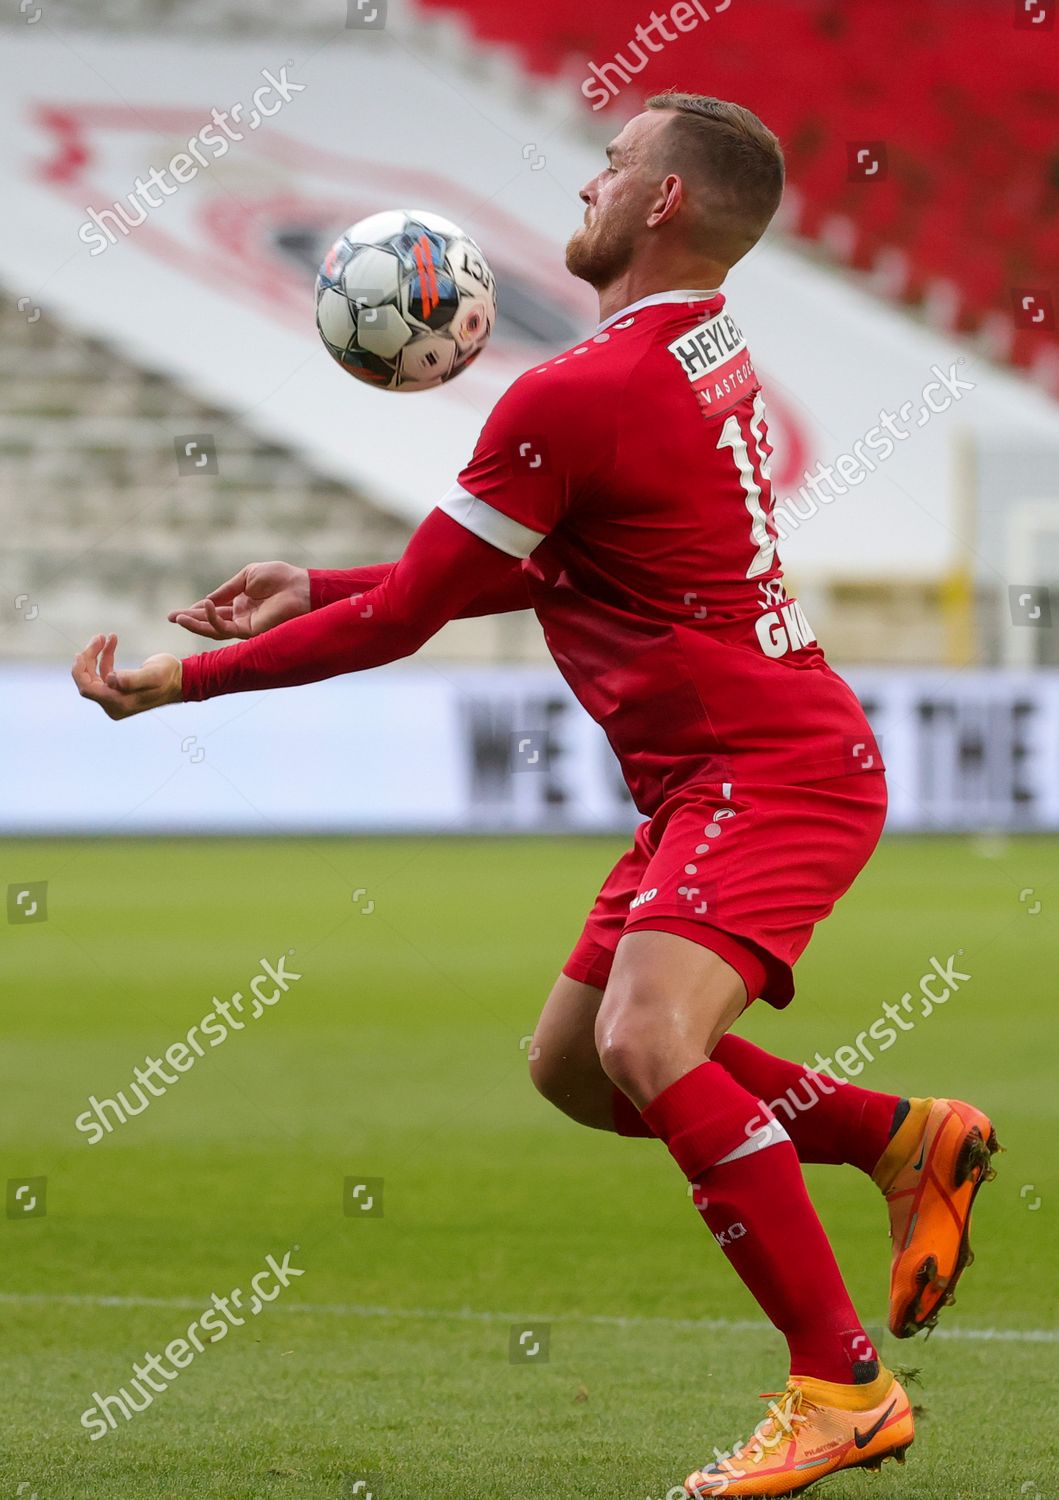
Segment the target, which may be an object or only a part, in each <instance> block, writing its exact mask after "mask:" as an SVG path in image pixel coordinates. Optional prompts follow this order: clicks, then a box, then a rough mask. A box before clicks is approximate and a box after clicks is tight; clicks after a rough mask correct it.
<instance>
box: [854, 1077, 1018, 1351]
mask: <svg viewBox="0 0 1059 1500" xmlns="http://www.w3.org/2000/svg"><path fill="white" fill-rule="evenodd" d="M908 1103H909V1106H910V1108H909V1111H908V1114H907V1115H906V1116H905V1118H904V1120H903V1121H902V1122H901V1124H900V1125H899V1126H898V1128H897V1130H896V1131H895V1132H894V1137H893V1140H891V1142H890V1144H889V1145H888V1146H887V1148H886V1150H885V1151H884V1152H883V1154H882V1156H881V1157H880V1158H879V1161H878V1163H877V1164H876V1167H875V1171H874V1172H873V1173H872V1178H873V1180H874V1181H875V1183H876V1184H877V1185H878V1186H879V1187H880V1188H881V1189H882V1191H883V1193H884V1195H885V1197H886V1202H887V1205H888V1206H889V1210H890V1238H891V1240H892V1241H893V1261H892V1263H891V1267H890V1332H891V1333H892V1334H893V1335H894V1337H895V1338H898V1339H907V1338H911V1336H912V1335H913V1334H914V1333H918V1332H919V1331H920V1330H921V1329H923V1328H927V1329H931V1328H933V1327H934V1325H935V1324H936V1323H937V1321H938V1317H939V1316H940V1314H941V1310H942V1308H943V1307H948V1306H950V1305H951V1304H952V1303H953V1302H954V1301H955V1300H956V1299H955V1296H954V1293H955V1291H956V1283H957V1282H958V1281H959V1279H960V1277H961V1276H962V1274H963V1272H964V1271H965V1270H966V1269H967V1267H968V1266H969V1265H970V1264H971V1262H972V1261H973V1260H974V1254H973V1252H972V1250H971V1245H970V1239H969V1229H970V1222H971V1208H972V1206H973V1204H974V1200H975V1195H976V1194H977V1192H978V1189H979V1188H980V1187H981V1186H982V1184H983V1182H989V1181H991V1179H992V1178H994V1177H995V1176H996V1172H995V1170H994V1168H993V1166H992V1165H991V1162H990V1158H991V1157H992V1156H993V1155H994V1154H995V1153H996V1152H997V1151H999V1150H1000V1149H1001V1148H1000V1146H999V1145H998V1144H997V1138H996V1131H995V1130H994V1129H993V1124H992V1121H991V1120H990V1119H989V1117H988V1115H984V1114H983V1113H982V1111H981V1110H980V1109H975V1107H974V1106H973V1105H972V1104H963V1103H961V1102H960V1100H959V1099H910V1100H909V1101H908Z"/></svg>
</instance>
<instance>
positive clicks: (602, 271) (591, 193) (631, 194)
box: [566, 110, 668, 287]
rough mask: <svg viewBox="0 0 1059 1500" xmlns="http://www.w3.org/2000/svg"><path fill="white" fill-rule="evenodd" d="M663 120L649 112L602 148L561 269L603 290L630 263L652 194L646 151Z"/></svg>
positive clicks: (659, 114) (652, 174)
mask: <svg viewBox="0 0 1059 1500" xmlns="http://www.w3.org/2000/svg"><path fill="white" fill-rule="evenodd" d="M667 120H668V117H667V116H666V115H665V114H664V113H662V112H661V111H658V110H649V111H647V112H646V113H645V114H642V115H637V116H636V118H635V119H634V120H630V121H629V123H628V124H627V125H626V126H625V128H624V130H623V131H622V132H621V134H620V135H618V136H616V137H615V139H614V140H613V141H611V143H610V145H609V146H608V147H607V165H606V166H605V167H604V168H603V170H602V171H601V172H599V173H598V174H597V175H596V176H595V177H593V178H592V180H591V181H590V182H586V183H585V186H584V187H583V188H582V189H581V193H580V197H581V201H582V202H583V203H584V205H585V221H584V223H583V224H582V226H581V228H580V229H578V230H575V232H574V233H573V234H572V235H571V237H570V242H569V244H568V245H567V247H566V268H567V270H568V271H569V272H570V273H571V274H572V275H573V276H579V277H580V278H581V280H582V281H587V282H588V283H589V285H590V286H594V287H602V286H606V285H607V284H608V283H609V282H611V281H613V280H614V279H615V278H616V277H618V276H620V275H621V274H622V272H623V271H625V270H627V269H628V267H629V265H630V263H631V262H632V260H633V259H634V258H635V255H636V251H637V248H638V246H639V243H640V240H641V237H642V236H643V235H645V233H646V230H645V224H644V221H645V219H646V217H647V215H648V214H649V212H650V210H651V205H652V203H653V202H654V198H655V194H656V192H657V187H658V183H657V172H655V171H654V170H653V169H652V161H653V155H654V153H653V152H652V151H651V149H650V148H651V145H652V142H653V138H654V136H655V135H656V134H657V132H658V131H660V130H662V129H664V128H665V125H666V123H667Z"/></svg>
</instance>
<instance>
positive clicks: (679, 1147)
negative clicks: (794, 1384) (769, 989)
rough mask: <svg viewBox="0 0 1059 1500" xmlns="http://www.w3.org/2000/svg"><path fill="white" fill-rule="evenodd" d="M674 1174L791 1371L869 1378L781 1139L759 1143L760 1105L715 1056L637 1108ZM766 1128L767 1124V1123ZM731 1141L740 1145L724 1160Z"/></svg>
mask: <svg viewBox="0 0 1059 1500" xmlns="http://www.w3.org/2000/svg"><path fill="white" fill-rule="evenodd" d="M643 1115H644V1120H645V1121H646V1123H647V1124H648V1125H649V1126H650V1127H651V1129H652V1130H653V1131H654V1132H655V1134H656V1135H657V1136H658V1137H659V1138H660V1139H661V1140H664V1141H665V1143H666V1145H667V1146H668V1147H669V1150H670V1152H671V1154H672V1156H673V1158H674V1160H675V1161H676V1162H677V1165H678V1166H679V1167H680V1168H681V1170H682V1171H683V1172H684V1175H685V1176H686V1177H687V1178H688V1180H689V1181H690V1182H691V1183H693V1184H694V1186H695V1204H696V1207H697V1208H698V1210H699V1212H700V1213H701V1214H702V1217H703V1219H704V1220H705V1221H706V1223H707V1225H708V1226H709V1229H710V1231H711V1233H712V1234H713V1237H714V1239H716V1241H717V1243H718V1244H719V1245H720V1246H721V1249H722V1250H723V1251H724V1253H725V1254H726V1255H727V1257H728V1259H729V1260H730V1261H731V1263H732V1265H733V1266H734V1267H735V1269H736V1271H737V1273H738V1274H739V1276H740V1277H741V1279H742V1280H743V1282H744V1283H745V1285H746V1286H747V1288H748V1289H749V1290H750V1292H752V1294H753V1295H754V1297H755V1298H756V1300H757V1303H758V1305H759V1306H760V1307H761V1309H762V1311H763V1312H764V1313H765V1314H766V1315H767V1316H768V1318H769V1319H770V1321H771V1322H772V1323H773V1324H774V1325H775V1326H776V1327H777V1328H778V1329H779V1330H780V1332H781V1333H782V1334H783V1335H784V1337H785V1338H786V1340H787V1344H788V1346H789V1348H790V1352H791V1373H792V1374H794V1375H811V1376H814V1377H815V1378H816V1379H818V1380H830V1381H836V1382H839V1383H841V1384H844V1385H852V1384H855V1383H860V1382H861V1381H864V1380H870V1379H873V1378H874V1376H875V1375H876V1373H877V1363H876V1361H877V1360H878V1356H877V1354H876V1353H875V1350H874V1348H873V1347H872V1343H871V1340H870V1339H869V1338H868V1335H867V1334H866V1333H865V1332H864V1329H863V1328H862V1327H861V1324H860V1320H859V1318H858V1317H857V1313H856V1310H855V1309H854V1307H853V1304H852V1302H851V1301H850V1298H849V1293H848V1292H847V1291H846V1288H845V1286H844V1285H843V1282H842V1275H841V1273H840V1271H839V1269H838V1265H837V1263H836V1261H835V1257H834V1255H833V1253H832V1250H831V1246H830V1245H829V1244H828V1241H827V1236H826V1235H825V1234H824V1231H823V1227H822V1225H821V1223H820V1220H819V1219H818V1218H817V1216H816V1212H815V1210H814V1208H813V1205H812V1203H811V1202H810V1200H809V1195H808V1193H807V1192H806V1190H805V1183H804V1181H803V1179H802V1173H801V1168H800V1167H799V1165H798V1157H797V1155H796V1153H795V1150H794V1147H793V1146H792V1145H791V1143H790V1141H789V1140H784V1139H783V1138H782V1137H780V1138H779V1139H778V1140H774V1141H773V1143H772V1144H768V1143H767V1140H768V1134H767V1132H766V1131H762V1130H761V1129H760V1128H757V1129H755V1122H758V1121H760V1118H761V1107H760V1104H759V1102H758V1100H757V1099H756V1098H755V1096H754V1095H753V1094H750V1093H748V1092H747V1091H746V1089H744V1088H743V1087H742V1086H741V1085H740V1084H738V1083H736V1081H735V1079H734V1078H732V1076H731V1075H730V1074H729V1073H727V1072H726V1071H725V1069H724V1068H722V1067H721V1066H720V1064H719V1063H716V1062H713V1061H710V1062H705V1063H701V1064H700V1065H699V1066H698V1067H697V1068H693V1069H692V1070H691V1072H690V1073H685V1075H684V1076H683V1078H678V1079H677V1081H676V1083H673V1084H671V1085H670V1086H669V1088H667V1089H665V1090H664V1091H663V1092H662V1093H661V1094H659V1096H658V1098H657V1099H654V1100H652V1102H651V1103H650V1104H649V1105H648V1106H647V1108H646V1109H645V1110H644V1111H643ZM772 1131H773V1133H774V1132H775V1126H773V1127H772ZM737 1150H741V1151H742V1152H744V1153H745V1154H741V1155H738V1156H736V1157H735V1158H734V1159H732V1160H729V1161H725V1160H723V1158H725V1157H727V1156H729V1155H730V1154H731V1153H732V1152H734V1151H737Z"/></svg>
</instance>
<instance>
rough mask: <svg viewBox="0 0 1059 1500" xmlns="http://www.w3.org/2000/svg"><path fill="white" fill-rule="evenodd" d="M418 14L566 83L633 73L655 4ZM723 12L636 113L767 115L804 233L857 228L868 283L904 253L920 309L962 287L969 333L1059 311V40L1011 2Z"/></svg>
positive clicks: (649, 75) (668, 67) (1027, 339)
mask: <svg viewBox="0 0 1059 1500" xmlns="http://www.w3.org/2000/svg"><path fill="white" fill-rule="evenodd" d="M419 3H420V5H421V6H422V8H423V9H426V10H437V11H444V10H449V11H454V10H455V11H459V12H461V13H462V14H463V15H464V16H465V17H466V18H467V19H468V20H469V21H470V23H471V24H472V26H473V27H474V29H475V31H476V33H477V34H478V35H479V36H480V37H481V38H482V40H484V41H492V42H502V43H504V44H505V45H507V46H510V47H514V48H515V49H516V50H517V51H518V53H519V55H520V56H521V58H522V60H523V63H524V65H525V66H526V67H527V68H528V69H530V70H531V71H533V72H535V73H538V74H541V75H553V76H554V75H556V74H559V73H560V72H562V73H564V74H565V72H566V70H568V69H569V68H570V66H571V62H573V63H575V64H576V65H578V66H581V67H584V68H586V69H587V65H588V63H589V62H590V61H594V62H596V63H597V64H600V65H601V64H603V63H605V62H607V61H609V60H611V59H612V58H614V56H615V55H616V54H617V53H620V52H621V53H624V54H625V55H626V56H629V55H630V54H629V51H628V45H629V40H630V38H632V37H633V36H634V35H635V32H636V27H637V25H639V24H641V23H642V22H643V20H644V12H643V7H642V5H641V3H640V0H611V3H610V4H608V5H607V6H606V7H590V6H586V7H577V6H573V7H572V6H570V5H569V4H567V3H566V0H538V3H537V4H536V5H533V6H526V5H525V4H523V3H521V0H519V3H516V0H419ZM719 5H720V0H704V8H705V9H706V10H707V11H709V12H710V13H711V19H710V20H709V21H708V22H703V23H702V25H701V26H700V27H699V28H698V30H697V31H695V32H693V33H689V34H687V35H686V36H682V37H680V39H679V40H677V41H675V42H672V43H670V44H669V45H668V46H667V47H666V48H665V49H664V50H663V51H662V52H661V53H660V54H658V55H657V56H653V57H652V58H651V59H650V62H649V64H648V66H647V67H645V68H644V69H643V70H642V72H640V73H638V74H636V75H635V78H634V79H633V81H632V82H631V84H630V88H629V90H628V91H627V92H628V94H629V96H630V97H635V98H636V99H639V98H642V97H643V96H644V95H645V94H648V93H652V92H655V91H658V90H661V89H664V88H668V87H671V86H672V85H673V84H674V82H675V81H676V80H679V81H680V84H681V86H683V87H686V88H689V89H695V90H699V91H701V92H712V93H718V94H722V95H724V96H725V97H729V98H733V97H734V98H737V99H739V100H740V101H742V102H744V103H746V104H748V105H749V106H750V107H751V108H752V109H756V110H757V111H758V112H759V113H761V114H762V115H763V116H764V118H765V119H767V120H768V122H769V123H770V124H771V125H772V126H773V128H774V129H775V130H776V131H777V132H778V134H779V135H780V137H781V139H782V140H783V142H784V146H785V148H786V150H787V158H788V171H789V177H790V181H791V183H792V185H793V186H795V187H796V188H797V189H798V199H799V203H800V205H801V213H800V216H799V219H798V223H797V225H796V226H795V227H796V228H797V230H798V232H799V233H802V234H806V235H810V236H823V237H824V238H825V239H827V238H828V237H829V234H830V231H831V230H832V229H833V226H834V224H835V223H836V222H837V221H841V220H846V221H850V222H851V223H852V235H851V236H849V235H846V234H844V235H843V245H844V253H848V254H849V255H850V256H851V258H852V261H853V263H854V264H855V265H857V266H862V267H865V268H868V267H870V266H871V265H872V264H873V263H874V262H875V260H876V259H877V257H879V255H880V254H881V253H883V252H885V251H886V250H887V249H891V250H896V251H900V252H901V253H902V255H903V256H906V257H907V258H908V262H909V274H908V276H907V278H905V279H904V287H905V295H911V296H916V295H919V294H921V293H922V291H923V290H924V289H925V288H926V287H927V286H928V285H929V284H930V283H931V282H932V281H934V280H937V279H945V280H947V281H951V282H953V283H955V285H956V286H957V288H958V290H959V293H960V300H961V306H962V309H963V312H962V314H961V322H962V323H964V324H965V325H966V326H970V327H973V326H976V325H977V323H978V322H979V321H980V320H981V319H982V318H983V317H985V316H986V315H987V314H989V313H994V314H996V313H1003V314H1010V313H1011V304H1012V287H1013V286H1021V285H1025V286H1033V285H1048V284H1049V283H1051V284H1052V285H1053V292H1054V293H1055V294H1056V295H1059V287H1055V286H1054V276H1055V267H1056V265H1059V253H1057V252H1059V110H1057V104H1056V100H1057V93H1056V87H1055V79H1056V77H1057V76H1059V27H1056V28H1054V29H1053V30H1051V31H1049V32H1041V33H1033V32H1031V31H1029V30H1026V29H1019V28H1017V27H1016V26H1015V24H1014V18H1013V11H1012V7H1011V6H1010V5H1008V4H1002V3H999V0H886V3H885V4H879V0H841V3H839V0H754V3H753V4H730V5H728V6H726V7H725V8H724V10H723V11H720V10H719ZM657 9H658V10H659V11H660V12H663V13H665V12H666V11H667V10H668V6H661V7H658V8H657ZM634 91H635V92H634ZM628 107H629V101H628V99H627V98H626V97H625V96H624V95H623V97H622V100H621V102H620V104H619V105H618V106H617V107H612V110H613V114H614V120H615V127H616V126H617V123H618V121H619V119H620V118H622V117H623V115H624V114H626V113H627V112H628ZM587 109H588V105H587V104H586V111H587ZM880 141H882V142H884V143H885V147H886V153H887V168H888V177H887V179H886V180H885V181H883V180H880V179H876V180H874V181H870V182H860V181H851V180H850V176H849V170H848V160H849V150H850V147H851V146H853V147H854V148H855V147H857V146H858V145H861V144H868V143H875V142H880ZM979 184H981V185H983V186H981V188H979V186H978V185H979ZM1051 337H1052V336H1051V335H1049V334H1047V333H1042V332H1040V331H1039V330H1019V332H1018V333H1017V336H1016V338H1015V340H1014V345H1013V347H1014V350H1015V354H1014V356H1013V357H1014V358H1016V359H1017V361H1018V362H1019V363H1020V364H1031V363H1032V362H1033V350H1034V348H1035V347H1037V346H1039V344H1040V342H1041V340H1042V339H1049V338H1051ZM1034 340H1036V344H1035V343H1034Z"/></svg>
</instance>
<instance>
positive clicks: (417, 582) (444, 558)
mask: <svg viewBox="0 0 1059 1500" xmlns="http://www.w3.org/2000/svg"><path fill="white" fill-rule="evenodd" d="M511 562H512V558H511V556H510V554H508V553H506V552H502V551H501V550H500V549H499V548H497V547H494V546H493V545H492V544H491V543H490V542H485V541H482V539H481V538H480V537H478V536H475V534H474V533H473V532H471V531H468V530H467V529H466V528H465V527H464V526H462V525H461V524H460V523H459V522H458V521H455V520H453V518H452V517H451V516H449V515H446V513H445V512H444V511H441V510H434V511H432V512H431V513H430V515H429V516H428V517H427V518H426V520H425V521H424V522H423V524H422V525H421V526H420V527H418V528H417V530H416V531H415V532H414V534H413V536H412V539H411V541H410V542H409V543H408V547H407V548H406V550H405V552H404V555H403V556H402V557H401V558H400V560H399V561H398V562H396V563H395V564H394V566H393V567H392V568H391V569H390V571H389V572H388V573H387V574H386V577H385V578H384V579H383V581H382V582H381V583H379V584H378V585H376V587H375V588H373V589H369V590H368V592H367V593H364V594H360V595H358V596H357V597H356V598H351V599H346V600H342V601H340V602H338V603H335V604H328V605H325V606H324V607H323V608H321V609H318V610H316V611H314V612H313V613H312V614H308V615H303V616H301V617H300V618H298V619H292V620H287V621H286V622H284V623H283V624H281V625H276V626H275V627H274V628H273V629H271V630H266V631H265V632H264V633H263V634H262V635H259V636H256V637H254V638H253V639H250V640H243V641H239V642H238V643H237V644H235V645H233V646H228V647H226V648H224V649H223V650H221V651H208V652H205V653H203V654H202V655H200V656H189V657H186V658H185V659H184V661H183V662H178V661H177V660H176V658H175V657H170V656H158V657H151V658H150V659H149V661H147V662H145V663H144V665H143V666H142V667H140V668H138V669H137V670H135V671H131V672H118V671H115V670H114V647H115V645H116V640H115V638H114V637H113V636H108V637H105V638H104V637H97V638H96V639H95V640H94V641H92V642H90V643H89V645H88V646H87V647H86V648H85V651H84V652H82V653H81V655H80V656H79V657H78V658H77V661H76V662H75V664H74V679H75V681H76V682H77V685H78V688H79V690H80V692H81V694H82V696H83V697H86V698H91V699H92V700H93V701H94V702H97V703H99V704H100V706H101V707H102V708H103V709H104V711H105V712H106V713H107V714H109V715H110V717H111V718H113V719H123V718H127V717H129V716H130V715H131V714H136V713H142V712H143V711H144V710H145V709H148V708H158V707H160V706H161V705H162V704H165V703H175V702H178V701H179V700H180V699H181V698H182V699H183V700H184V701H185V702H190V701H196V700H199V699H202V698H216V697H218V696H220V695H221V694H223V693H246V692H253V691H256V690H258V689H261V688H273V687H294V686H297V685H298V684H300V683H305V682H319V681H320V680H321V679H322V678H324V677H337V676H338V675H339V674H341V673H344V672H359V671H363V670H364V669H365V668H367V667H378V666H382V665H383V664H384V663H385V662H390V661H396V660H398V659H399V658H400V657H404V656H411V655H412V653H413V652H415V651H418V649H419V647H420V646H421V645H422V644H423V643H424V641H427V640H429V639H430V637H431V636H432V635H435V634H436V633H437V631H439V630H440V629H441V627H442V625H444V624H446V622H447V621H449V620H453V619H455V618H456V617H457V615H459V613H460V612H461V610H464V609H466V608H467V606H468V605H469V604H470V603H471V601H472V600H475V599H477V598H480V597H481V596H482V594H483V593H485V592H486V591H494V590H497V589H500V588H501V587H502V585H503V583H504V580H505V579H507V578H508V576H509V573H510V568H511Z"/></svg>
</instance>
